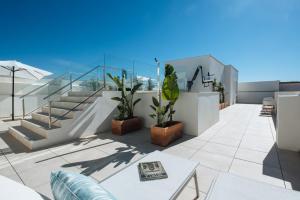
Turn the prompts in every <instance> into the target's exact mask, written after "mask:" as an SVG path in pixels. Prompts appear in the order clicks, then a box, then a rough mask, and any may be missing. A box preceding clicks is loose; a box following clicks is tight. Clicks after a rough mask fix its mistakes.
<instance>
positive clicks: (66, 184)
mask: <svg viewBox="0 0 300 200" xmlns="http://www.w3.org/2000/svg"><path fill="white" fill-rule="evenodd" d="M51 189H52V193H53V196H54V198H55V199H56V200H116V199H115V198H114V197H113V196H112V195H111V194H110V193H109V192H108V191H106V190H105V189H103V188H102V187H101V186H100V185H98V184H97V182H96V181H94V180H93V179H91V178H90V177H87V176H84V175H81V174H76V173H70V172H64V171H57V172H52V173H51Z"/></svg>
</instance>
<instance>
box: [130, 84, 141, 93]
mask: <svg viewBox="0 0 300 200" xmlns="http://www.w3.org/2000/svg"><path fill="white" fill-rule="evenodd" d="M142 85H143V83H138V84H136V85H135V86H133V88H132V90H131V94H134V93H135V92H136V91H137V90H138V89H139V88H140V87H141V86H142Z"/></svg>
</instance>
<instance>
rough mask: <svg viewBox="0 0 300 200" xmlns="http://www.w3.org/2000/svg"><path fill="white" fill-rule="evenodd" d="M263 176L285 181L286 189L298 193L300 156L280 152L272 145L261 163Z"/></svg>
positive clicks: (299, 189) (299, 188) (288, 152)
mask: <svg viewBox="0 0 300 200" xmlns="http://www.w3.org/2000/svg"><path fill="white" fill-rule="evenodd" d="M263 174H264V175H267V176H271V177H274V178H278V179H281V180H283V181H285V186H286V188H288V189H293V190H297V191H300V154H299V153H298V152H292V151H287V150H280V149H278V148H277V146H276V144H274V145H273V147H272V149H271V150H270V151H269V152H268V154H267V156H266V157H265V159H264V161H263Z"/></svg>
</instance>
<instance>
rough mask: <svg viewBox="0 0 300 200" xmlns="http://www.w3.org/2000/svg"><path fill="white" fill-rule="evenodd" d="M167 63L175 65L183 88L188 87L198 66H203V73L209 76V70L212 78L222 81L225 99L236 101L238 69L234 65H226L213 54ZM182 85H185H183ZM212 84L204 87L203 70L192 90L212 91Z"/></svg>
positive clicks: (229, 101) (231, 102)
mask: <svg viewBox="0 0 300 200" xmlns="http://www.w3.org/2000/svg"><path fill="white" fill-rule="evenodd" d="M166 63H168V64H171V65H173V66H174V68H175V70H176V73H177V74H178V79H179V80H178V82H179V83H180V85H181V89H186V84H185V83H186V82H187V81H190V80H192V78H193V75H194V73H195V71H196V69H197V67H198V66H202V67H203V75H204V76H207V74H208V72H209V73H210V74H211V75H212V74H213V75H214V76H213V77H211V79H212V80H213V79H216V81H217V82H222V83H223V84H224V88H225V101H226V102H228V103H229V104H230V105H232V104H234V103H235V102H236V97H237V82H238V71H237V70H236V69H235V68H234V67H233V66H232V65H226V66H225V65H224V64H223V63H221V62H220V61H218V60H217V59H216V58H214V57H213V56H211V55H205V56H198V57H192V58H185V59H178V60H171V61H167V62H166ZM182 85H184V86H183V87H182ZM211 91H212V84H211V83H210V84H209V87H204V85H203V84H202V77H201V71H200V72H199V74H198V77H197V79H196V80H195V81H194V84H193V86H192V88H191V92H211Z"/></svg>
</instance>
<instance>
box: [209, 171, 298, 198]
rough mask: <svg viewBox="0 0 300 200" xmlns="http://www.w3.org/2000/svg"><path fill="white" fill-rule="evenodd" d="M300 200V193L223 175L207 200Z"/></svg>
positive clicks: (212, 188) (214, 185)
mask: <svg viewBox="0 0 300 200" xmlns="http://www.w3.org/2000/svg"><path fill="white" fill-rule="evenodd" d="M285 199H287V200H299V199H300V192H296V191H292V190H288V189H285V188H281V187H276V186H273V185H270V184H267V183H263V182H258V181H254V180H250V179H247V178H242V177H238V176H235V175H232V174H229V173H227V174H221V175H220V176H219V177H218V178H217V180H216V181H215V183H214V184H213V185H212V187H211V189H210V191H209V193H208V195H207V197H206V200H285Z"/></svg>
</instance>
